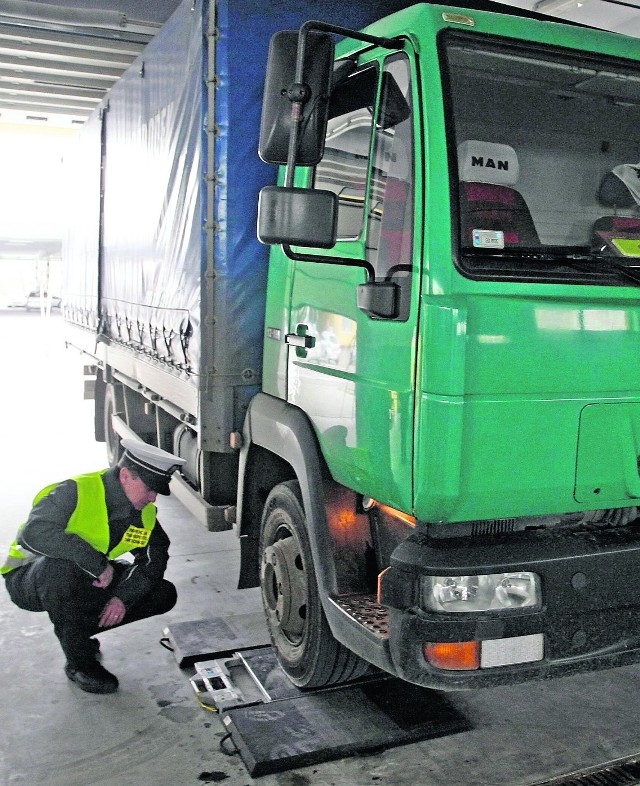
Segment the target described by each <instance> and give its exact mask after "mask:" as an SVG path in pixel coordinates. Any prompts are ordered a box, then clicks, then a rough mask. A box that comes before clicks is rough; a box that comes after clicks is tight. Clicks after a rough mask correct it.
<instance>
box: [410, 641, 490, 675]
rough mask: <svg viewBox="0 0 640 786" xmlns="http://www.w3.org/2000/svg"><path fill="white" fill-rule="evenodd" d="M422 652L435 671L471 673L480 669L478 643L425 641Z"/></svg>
mask: <svg viewBox="0 0 640 786" xmlns="http://www.w3.org/2000/svg"><path fill="white" fill-rule="evenodd" d="M422 652H423V654H424V657H425V660H426V661H428V662H429V663H430V664H431V665H432V666H435V667H436V668H437V669H447V670H448V671H473V670H474V669H479V668H480V642H479V641H452V642H449V641H437V642H429V641H425V642H424V644H423V645H422Z"/></svg>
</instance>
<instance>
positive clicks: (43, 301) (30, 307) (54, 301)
mask: <svg viewBox="0 0 640 786" xmlns="http://www.w3.org/2000/svg"><path fill="white" fill-rule="evenodd" d="M50 299H51V308H52V309H54V308H60V304H61V303H62V298H60V297H58V296H57V295H51V298H50ZM46 305H47V298H46V295H41V294H40V290H39V289H34V290H33V291H32V292H29V296H28V297H27V302H26V303H25V308H26V309H27V311H35V310H36V309H38V310H40V309H41V308H42V307H46Z"/></svg>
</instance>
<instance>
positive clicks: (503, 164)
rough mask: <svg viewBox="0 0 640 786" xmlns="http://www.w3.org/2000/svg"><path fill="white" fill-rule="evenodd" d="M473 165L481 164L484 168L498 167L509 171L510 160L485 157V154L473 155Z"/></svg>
mask: <svg viewBox="0 0 640 786" xmlns="http://www.w3.org/2000/svg"><path fill="white" fill-rule="evenodd" d="M471 166H481V167H483V168H484V169H498V170H502V171H504V172H508V171H509V162H508V161H500V160H499V159H498V160H497V161H495V160H494V159H493V158H485V157H484V156H471Z"/></svg>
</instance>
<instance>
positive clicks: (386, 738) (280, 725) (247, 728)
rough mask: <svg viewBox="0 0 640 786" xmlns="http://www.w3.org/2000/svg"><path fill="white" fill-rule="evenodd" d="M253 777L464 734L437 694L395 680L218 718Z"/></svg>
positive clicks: (461, 721)
mask: <svg viewBox="0 0 640 786" xmlns="http://www.w3.org/2000/svg"><path fill="white" fill-rule="evenodd" d="M222 722H223V723H224V725H225V727H226V729H227V732H229V733H230V734H231V740H232V741H233V743H234V745H235V746H236V749H237V750H238V752H239V754H240V756H241V758H242V760H243V762H244V764H245V766H246V768H247V770H248V772H249V775H251V776H260V775H267V774H269V773H274V772H281V771H283V770H288V769H291V768H294V767H304V766H307V765H309V764H316V763H318V762H322V761H330V760H332V759H341V758H344V757H346V756H352V755H354V754H358V753H371V752H373V751H376V750H383V749H385V748H390V747H395V746H397V745H405V744H407V743H410V742H420V741H422V740H426V739H432V738H434V737H441V736H444V735H448V734H455V733H458V732H462V731H468V730H469V728H470V724H469V722H468V720H467V719H466V718H465V717H464V716H463V715H461V714H460V713H459V712H458V711H457V710H455V709H454V708H453V706H452V705H451V704H450V703H449V702H448V700H447V699H446V697H445V696H444V695H443V694H440V693H436V692H434V691H430V690H427V689H425V688H419V687H417V686H415V685H410V684H409V683H406V682H403V681H402V680H397V679H393V678H388V679H378V680H372V681H370V682H368V683H366V684H364V685H360V684H358V685H342V686H339V687H337V688H335V689H332V690H322V691H318V692H315V693H309V692H305V693H304V694H303V695H301V696H297V697H295V698H288V699H279V700H276V701H272V702H270V703H267V704H260V705H256V706H250V707H239V708H236V709H232V710H228V711H226V712H223V713H222Z"/></svg>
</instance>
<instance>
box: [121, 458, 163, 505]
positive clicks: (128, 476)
mask: <svg viewBox="0 0 640 786" xmlns="http://www.w3.org/2000/svg"><path fill="white" fill-rule="evenodd" d="M120 485H121V486H122V490H123V491H124V493H125V496H126V497H127V499H128V500H129V502H130V503H131V504H132V505H133V507H134V508H135V509H136V510H142V508H144V506H145V505H148V504H149V503H150V502H155V501H156V497H157V496H158V493H157V492H156V491H151V489H150V488H149V487H148V486H147V485H146V484H145V483H144V482H143V481H142V480H140V478H139V477H138V476H137V475H134V473H133V472H131V470H130V469H129V468H128V467H122V469H121V470H120Z"/></svg>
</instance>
